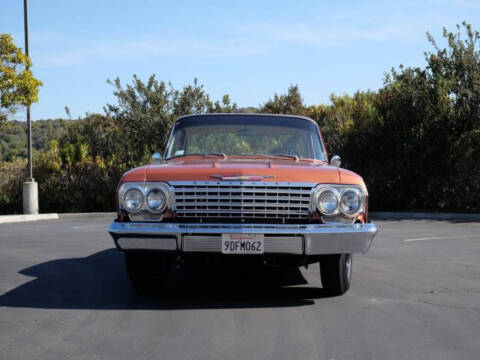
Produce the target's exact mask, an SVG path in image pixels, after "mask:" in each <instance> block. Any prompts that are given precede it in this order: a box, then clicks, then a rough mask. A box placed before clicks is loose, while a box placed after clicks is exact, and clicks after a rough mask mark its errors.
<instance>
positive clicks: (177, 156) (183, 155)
mask: <svg viewBox="0 0 480 360" xmlns="http://www.w3.org/2000/svg"><path fill="white" fill-rule="evenodd" d="M185 156H221V157H223V158H224V159H226V158H227V155H225V153H222V152H220V153H205V154H182V155H175V156H171V157H169V158H168V159H166V160H170V159H176V158H181V157H185Z"/></svg>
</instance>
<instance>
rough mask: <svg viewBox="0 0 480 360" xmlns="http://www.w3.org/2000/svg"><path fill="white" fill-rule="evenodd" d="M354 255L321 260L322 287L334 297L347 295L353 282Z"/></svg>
mask: <svg viewBox="0 0 480 360" xmlns="http://www.w3.org/2000/svg"><path fill="white" fill-rule="evenodd" d="M352 265H353V264H352V254H335V255H325V256H324V257H323V258H322V259H321V260H320V276H321V278H322V285H323V288H324V289H325V290H327V292H328V293H329V294H330V295H332V296H339V295H343V294H345V293H346V292H347V291H348V289H349V288H350V282H351V281H352Z"/></svg>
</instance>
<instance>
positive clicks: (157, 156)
mask: <svg viewBox="0 0 480 360" xmlns="http://www.w3.org/2000/svg"><path fill="white" fill-rule="evenodd" d="M160 161H162V154H160V153H159V152H154V153H153V154H152V163H153V164H159V163H160Z"/></svg>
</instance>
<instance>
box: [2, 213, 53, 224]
mask: <svg viewBox="0 0 480 360" xmlns="http://www.w3.org/2000/svg"><path fill="white" fill-rule="evenodd" d="M54 219H59V216H58V214H35V215H2V216H0V224H7V223H17V222H25V221H39V220H54Z"/></svg>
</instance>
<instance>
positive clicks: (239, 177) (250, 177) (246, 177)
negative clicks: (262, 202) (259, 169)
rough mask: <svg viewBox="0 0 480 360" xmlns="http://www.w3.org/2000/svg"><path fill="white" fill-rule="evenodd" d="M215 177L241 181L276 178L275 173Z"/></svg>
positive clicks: (215, 176)
mask: <svg viewBox="0 0 480 360" xmlns="http://www.w3.org/2000/svg"><path fill="white" fill-rule="evenodd" d="M210 177H212V178H215V179H220V180H223V181H228V180H230V181H232V180H241V181H261V180H263V179H269V178H274V177H275V176H274V175H212V176H210Z"/></svg>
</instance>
